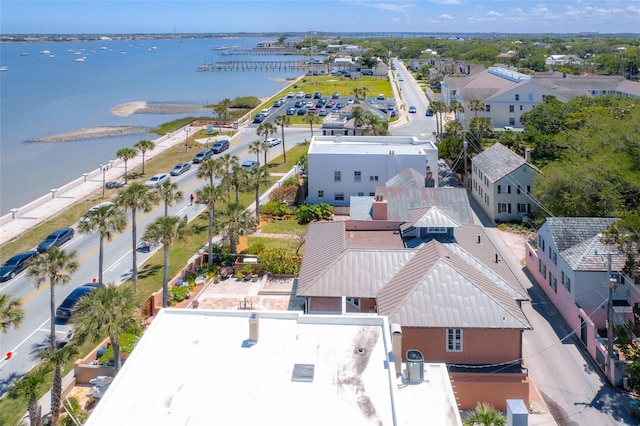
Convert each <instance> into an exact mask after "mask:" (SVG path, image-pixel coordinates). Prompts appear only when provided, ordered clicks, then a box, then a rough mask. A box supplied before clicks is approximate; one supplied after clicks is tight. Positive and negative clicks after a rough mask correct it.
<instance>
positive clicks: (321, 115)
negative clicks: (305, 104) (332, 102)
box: [318, 109, 329, 117]
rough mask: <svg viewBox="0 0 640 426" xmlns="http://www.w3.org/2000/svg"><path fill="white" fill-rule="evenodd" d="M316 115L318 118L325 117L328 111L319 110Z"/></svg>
mask: <svg viewBox="0 0 640 426" xmlns="http://www.w3.org/2000/svg"><path fill="white" fill-rule="evenodd" d="M318 115H319V116H320V117H324V116H325V115H329V111H327V110H326V109H320V110H318Z"/></svg>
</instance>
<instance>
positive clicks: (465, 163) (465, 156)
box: [462, 133, 469, 189]
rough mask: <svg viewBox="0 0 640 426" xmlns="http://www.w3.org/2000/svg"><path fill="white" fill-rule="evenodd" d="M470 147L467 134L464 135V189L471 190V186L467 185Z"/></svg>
mask: <svg viewBox="0 0 640 426" xmlns="http://www.w3.org/2000/svg"><path fill="white" fill-rule="evenodd" d="M468 146H469V143H468V142H467V137H466V136H465V133H462V148H463V149H464V177H463V181H464V187H465V188H467V189H469V185H467V147H468Z"/></svg>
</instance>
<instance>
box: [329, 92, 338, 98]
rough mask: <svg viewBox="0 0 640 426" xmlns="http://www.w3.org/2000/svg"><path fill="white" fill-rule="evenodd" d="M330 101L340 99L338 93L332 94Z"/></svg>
mask: <svg viewBox="0 0 640 426" xmlns="http://www.w3.org/2000/svg"><path fill="white" fill-rule="evenodd" d="M331 99H340V93H338V92H336V93H334V94H333V95H331Z"/></svg>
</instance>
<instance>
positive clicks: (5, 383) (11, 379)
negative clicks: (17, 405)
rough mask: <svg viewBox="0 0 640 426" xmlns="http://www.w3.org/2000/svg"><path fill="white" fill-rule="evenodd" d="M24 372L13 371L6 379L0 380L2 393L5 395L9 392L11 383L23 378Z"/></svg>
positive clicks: (0, 392)
mask: <svg viewBox="0 0 640 426" xmlns="http://www.w3.org/2000/svg"><path fill="white" fill-rule="evenodd" d="M23 374H24V373H23ZM23 374H20V373H18V372H13V373H11V374H9V375H8V376H7V377H6V378H5V379H4V380H0V395H4V394H5V393H6V392H9V390H10V386H11V383H13V382H15V381H16V380H18V379H19V378H21V377H22V376H23Z"/></svg>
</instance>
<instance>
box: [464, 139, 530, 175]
mask: <svg viewBox="0 0 640 426" xmlns="http://www.w3.org/2000/svg"><path fill="white" fill-rule="evenodd" d="M471 161H472V162H473V164H475V165H476V167H478V168H479V169H480V171H482V173H483V174H484V175H485V176H486V177H487V179H489V180H490V181H491V182H496V181H497V180H499V179H502V178H503V177H505V176H507V175H508V174H510V173H512V172H513V171H515V170H517V169H518V168H519V167H521V166H522V165H526V166H528V167H530V168H531V169H532V170H536V171H537V169H535V168H534V167H532V166H531V164H529V163H527V162H526V161H525V160H524V158H522V157H520V156H519V155H518V154H516V153H515V152H513V151H511V150H510V149H509V148H507V147H506V146H504V145H502V144H501V143H500V142H496V143H495V144H493V145H492V146H490V147H489V148H487V149H485V150H484V151H482V152H481V153H480V154H478V155H476V156H475V157H473V158H472V159H471Z"/></svg>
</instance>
